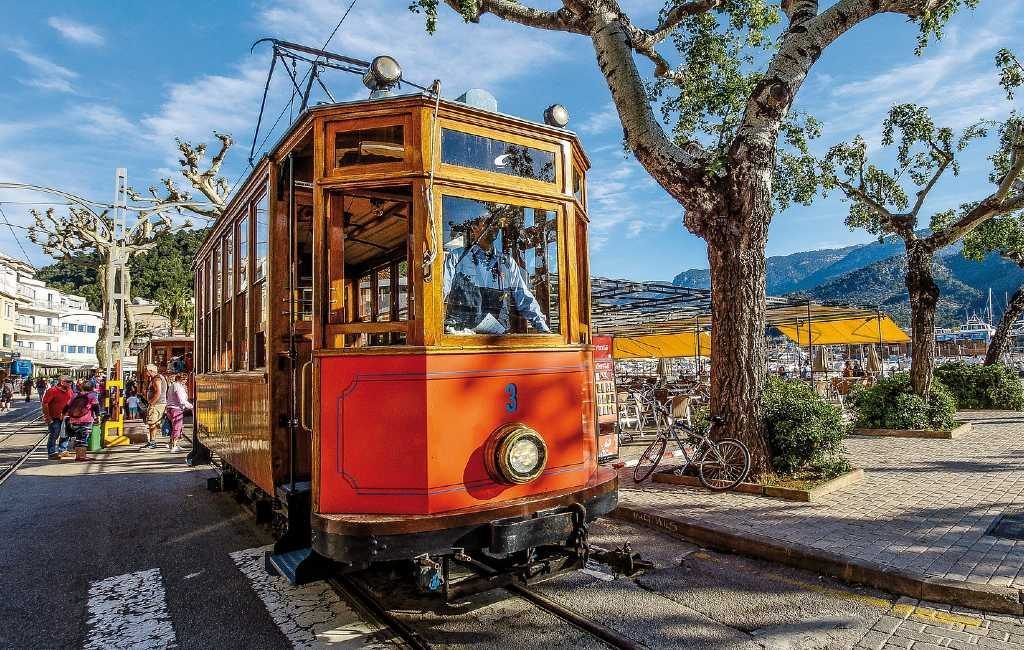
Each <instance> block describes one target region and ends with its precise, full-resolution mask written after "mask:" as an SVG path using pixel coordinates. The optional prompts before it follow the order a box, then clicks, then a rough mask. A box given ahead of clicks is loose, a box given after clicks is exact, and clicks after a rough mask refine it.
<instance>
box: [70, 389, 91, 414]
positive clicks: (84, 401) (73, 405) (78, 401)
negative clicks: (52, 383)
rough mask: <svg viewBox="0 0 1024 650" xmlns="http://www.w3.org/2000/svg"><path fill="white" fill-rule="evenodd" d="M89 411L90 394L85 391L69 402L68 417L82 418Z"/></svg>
mask: <svg viewBox="0 0 1024 650" xmlns="http://www.w3.org/2000/svg"><path fill="white" fill-rule="evenodd" d="M88 412H89V396H88V395H86V394H85V393H82V394H81V395H75V397H74V399H72V400H71V401H70V402H68V407H67V414H68V417H72V418H80V417H83V416H85V414H86V413H88Z"/></svg>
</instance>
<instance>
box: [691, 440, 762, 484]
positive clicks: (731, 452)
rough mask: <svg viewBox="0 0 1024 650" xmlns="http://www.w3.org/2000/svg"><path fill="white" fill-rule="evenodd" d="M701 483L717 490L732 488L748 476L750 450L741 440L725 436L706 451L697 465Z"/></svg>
mask: <svg viewBox="0 0 1024 650" xmlns="http://www.w3.org/2000/svg"><path fill="white" fill-rule="evenodd" d="M697 468H698V472H697V477H698V478H699V479H700V482H701V484H702V485H703V486H704V487H706V488H707V489H709V490H715V491H716V492H720V491H724V490H731V489H732V488H734V487H736V486H737V485H739V484H740V483H741V482H742V481H743V479H745V478H747V473H748V472H749V471H750V451H749V450H748V449H747V446H746V445H744V444H743V443H742V442H740V441H739V440H735V439H733V438H725V439H724V440H720V441H718V442H717V443H712V446H710V447H709V448H708V450H707V451H706V452H705V453H704V456H703V457H702V458H701V460H700V463H698V465H697Z"/></svg>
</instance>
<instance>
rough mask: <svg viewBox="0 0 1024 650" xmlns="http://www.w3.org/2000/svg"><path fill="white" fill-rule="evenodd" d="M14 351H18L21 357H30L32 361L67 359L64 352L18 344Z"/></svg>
mask: <svg viewBox="0 0 1024 650" xmlns="http://www.w3.org/2000/svg"><path fill="white" fill-rule="evenodd" d="M14 351H15V352H20V353H21V358H22V359H31V360H32V361H63V360H65V359H67V354H65V353H64V352H55V351H53V350H36V349H33V348H26V347H22V346H20V345H19V346H15V348H14Z"/></svg>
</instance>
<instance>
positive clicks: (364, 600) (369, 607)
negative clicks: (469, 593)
mask: <svg viewBox="0 0 1024 650" xmlns="http://www.w3.org/2000/svg"><path fill="white" fill-rule="evenodd" d="M474 568H475V569H476V570H478V571H479V572H480V573H482V574H484V575H487V574H488V573H489V572H491V571H492V570H491V569H490V568H489V567H487V566H485V565H483V564H480V563H474ZM328 583H329V584H330V585H331V587H332V588H333V589H334V590H335V591H336V592H337V593H338V594H339V596H341V597H342V598H343V599H344V600H346V601H347V602H349V603H350V604H351V605H352V606H353V607H354V608H355V609H356V610H357V611H359V612H360V613H361V614H362V615H363V616H364V617H366V618H367V619H368V620H369V621H371V622H373V623H374V624H376V625H377V626H379V627H380V628H382V629H383V630H387V632H389V633H390V634H391V635H392V636H393V637H394V638H395V639H398V640H400V641H401V642H402V643H403V644H404V645H405V646H407V647H409V648H413V649H414V650H426V649H429V648H433V647H436V646H435V645H434V644H432V643H431V642H430V641H429V640H428V639H427V638H426V637H424V635H423V634H421V633H420V632H419V631H418V630H417V629H416V628H415V627H414V626H413V625H412V624H411V623H410V622H409V621H407V620H405V618H403V617H402V616H400V615H396V614H395V613H394V612H393V611H392V609H393V608H392V607H391V606H390V605H389V604H388V603H386V602H385V601H384V599H382V598H381V597H379V596H378V595H377V594H376V593H375V590H374V589H373V588H372V587H370V586H369V585H367V584H366V583H365V582H363V581H362V580H361V579H360V578H359V577H358V576H354V575H343V576H335V577H332V578H329V579H328ZM499 589H504V590H505V591H507V592H508V593H509V594H510V595H511V596H513V597H518V598H520V599H522V600H524V601H526V602H528V603H530V604H531V605H533V606H534V607H536V608H537V609H539V610H542V611H544V612H546V613H548V614H550V615H552V616H554V617H556V618H558V619H559V620H561V621H562V622H563V623H566V624H568V625H571V626H572V627H574V628H576V629H578V630H580V631H582V632H585V633H586V634H587V635H589V636H590V637H592V638H594V639H595V640H596V641H599V642H600V644H601V645H604V646H606V647H610V648H617V649H621V650H639V649H640V648H645V647H646V646H644V645H643V644H640V643H637V642H635V641H633V640H632V639H630V638H628V637H626V636H624V635H622V634H621V633H619V632H617V631H616V630H613V629H612V628H610V627H607V626H605V625H603V624H601V623H599V622H597V621H594V620H592V619H590V618H587V617H585V616H582V615H580V614H578V613H577V612H574V611H572V610H571V609H568V608H566V607H564V606H562V605H561V604H559V603H558V602H556V601H555V600H553V599H551V598H549V597H548V596H545V595H543V594H541V593H540V592H538V591H536V590H534V589H532V588H530V587H527V586H525V585H521V584H511V585H506V586H503V587H500V588H499ZM401 609H403V610H405V611H408V610H407V608H406V607H401ZM439 645H444V644H443V643H441V644H439ZM515 645H516V640H515V639H509V640H508V647H514V646H515Z"/></svg>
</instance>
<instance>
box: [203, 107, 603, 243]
mask: <svg viewBox="0 0 1024 650" xmlns="http://www.w3.org/2000/svg"><path fill="white" fill-rule="evenodd" d="M435 102H436V103H437V105H438V106H439V107H442V106H443V107H444V108H446V109H453V110H454V111H457V112H461V113H464V114H466V115H470V116H474V115H475V116H476V117H479V118H482V119H485V120H487V119H490V120H494V119H495V118H497V119H498V120H499V121H502V122H505V123H507V124H510V125H517V126H520V127H525V128H528V129H531V130H533V131H535V132H539V133H546V134H548V135H552V136H556V137H559V138H566V139H568V140H569V141H570V142H572V143H573V145H575V147H574V148H575V150H574V154H575V155H577V156H579V157H580V158H581V159H582V160H583V164H584V169H589V168H590V158H588V157H587V154H586V152H585V151H584V150H583V146H582V145H581V144H580V140H579V136H578V135H577V134H576V132H575V131H571V130H569V129H563V128H559V127H557V126H551V125H550V124H545V123H543V122H535V121H533V120H528V119H525V118H522V117H517V116H515V115H509V114H508V113H502V112H500V111H489V110H486V109H483V108H478V107H476V106H471V105H469V104H466V103H465V102H460V101H456V100H454V99H445V98H444V97H442V98H441V99H440V100H439V101H438V100H437V99H436V98H435V97H434V96H433V95H432V94H430V93H425V92H417V93H405V94H401V95H393V96H391V97H381V98H378V99H357V100H351V101H346V102H333V103H326V102H321V103H319V104H317V105H315V106H309V107H307V108H306V109H305V110H304V111H302V112H301V113H299V114H298V115H297V116H296V117H295V119H294V120H293V121H292V123H291V125H290V126H289V127H288V129H287V130H285V132H284V133H282V134H281V136H280V137H278V138H277V140H276V141H275V142H274V144H273V145H272V146H271V147H270V148H268V149H266V151H265V153H263V155H261V156H260V158H259V160H258V161H257V162H256V163H255V164H254V165H253V166H252V169H250V170H249V173H248V174H246V176H245V179H244V180H243V181H242V182H241V183H240V184H239V185H238V186H237V188H236V189H235V191H234V193H233V194H232V195H231V198H230V199H229V200H228V202H227V205H225V206H224V211H223V212H222V213H221V214H220V216H218V217H217V218H216V219H214V220H213V222H211V223H210V224H209V226H210V229H209V231H208V232H207V235H206V237H205V238H204V240H203V243H202V244H201V245H200V248H199V250H200V251H202V250H203V249H204V248H205V247H206V245H207V244H208V242H209V240H210V238H211V236H212V235H214V233H215V231H216V230H218V228H217V226H218V224H219V223H220V222H221V220H222V219H223V218H224V217H225V216H227V215H230V214H231V213H232V211H233V210H234V208H235V206H236V204H237V203H238V202H239V201H241V200H245V199H247V198H248V197H249V196H250V195H251V194H252V192H253V188H252V187H251V186H252V183H253V181H254V179H256V178H259V177H260V176H261V175H262V174H263V171H264V170H263V167H264V165H266V164H267V163H268V161H269V160H271V159H272V158H275V157H277V156H280V154H281V153H282V152H281V150H282V149H284V148H286V147H287V145H289V144H292V143H291V141H292V140H293V139H294V138H295V137H296V135H298V134H299V133H300V132H301V131H302V130H303V129H305V128H307V127H308V126H309V123H310V122H311V121H312V119H313V118H314V117H315V116H316V115H318V114H320V113H330V112H332V111H336V110H338V109H340V108H347V107H362V106H388V105H393V106H394V107H395V108H400V107H401V106H402V105H403V104H408V105H419V106H433V105H434V104H435ZM293 146H294V145H293ZM275 154H277V156H275ZM198 257H199V256H198V255H197V259H198Z"/></svg>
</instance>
